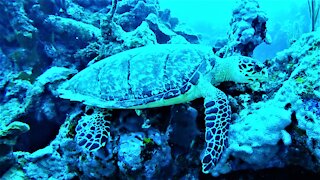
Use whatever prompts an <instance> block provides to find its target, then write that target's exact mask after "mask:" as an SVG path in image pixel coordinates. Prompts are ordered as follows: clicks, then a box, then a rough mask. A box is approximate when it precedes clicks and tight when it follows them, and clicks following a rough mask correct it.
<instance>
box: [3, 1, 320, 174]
mask: <svg viewBox="0 0 320 180" xmlns="http://www.w3.org/2000/svg"><path fill="white" fill-rule="evenodd" d="M0 6H1V7H3V8H1V9H0V12H1V14H2V15H1V17H0V30H1V32H2V36H1V37H0V44H1V46H0V64H1V66H0V76H1V78H0V92H1V96H0V178H1V179H14V178H15V179H18V178H20V179H108V178H114V177H119V178H123V179H127V178H132V179H141V178H142V179H144V178H145V179H159V178H160V177H161V178H165V179H179V178H181V179H199V178H202V177H203V176H204V175H203V174H202V173H201V161H200V157H201V155H203V149H204V147H203V144H204V142H205V134H204V132H205V127H204V123H203V122H204V118H205V117H204V115H203V112H204V108H203V100H197V101H193V102H190V103H185V104H180V105H173V106H169V107H161V108H152V109H144V110H140V111H134V110H113V111H110V112H108V113H103V111H104V110H99V109H98V108H97V109H94V110H95V111H97V112H95V113H93V112H90V111H89V109H90V107H84V106H83V105H82V104H81V103H77V102H69V101H67V100H63V99H60V98H59V97H58V95H59V94H58V92H57V89H58V87H59V86H60V85H61V84H62V83H63V82H64V81H65V80H67V79H69V78H71V76H73V75H74V74H76V73H77V72H78V71H80V70H82V69H84V68H86V67H87V66H90V65H91V64H92V63H94V62H97V61H99V60H101V59H103V58H105V57H109V56H112V55H114V54H116V53H119V52H122V51H124V50H128V49H132V48H136V47H141V46H145V45H149V44H178V43H179V44H188V43H195V44H196V43H199V37H198V35H197V34H194V33H192V32H190V31H189V30H188V28H187V27H185V25H184V24H181V23H180V22H179V20H178V19H177V18H175V17H172V16H171V14H170V11H169V10H167V9H166V10H160V7H159V2H158V1H157V0H121V1H120V0H119V1H117V0H112V1H111V0H107V1H103V0H91V1H89V0H76V1H71V0H48V1H44V0H31V1H24V0H20V1H6V0H0ZM267 20H268V18H267V16H266V14H265V13H264V12H263V9H261V8H260V7H259V4H258V2H257V1H256V0H245V1H239V4H238V5H237V6H236V8H235V9H234V11H233V14H232V19H231V22H230V29H229V31H228V39H226V40H221V41H219V42H217V43H216V45H215V47H214V48H213V52H214V53H215V54H216V55H217V56H220V57H228V56H232V55H235V54H241V55H244V56H249V57H250V56H251V55H252V53H253V50H254V49H255V47H257V46H258V45H259V44H261V43H263V42H265V43H270V42H271V40H270V37H269V36H268V33H267V28H266V27H267V26H266V23H267ZM319 59H320V31H314V32H312V33H308V34H304V35H303V36H302V37H301V38H300V39H297V40H296V41H295V42H294V43H293V44H292V45H291V47H290V48H288V49H286V50H284V51H282V52H279V53H278V54H277V56H275V57H274V58H272V59H268V60H266V62H265V64H266V65H267V66H268V70H269V80H268V82H264V83H261V84H260V83H249V84H246V85H244V84H241V85H239V84H238V85H235V84H231V83H222V84H220V85H219V89H221V90H222V91H224V92H226V94H228V99H229V101H230V103H231V108H232V109H231V110H232V113H233V114H232V124H231V125H230V130H229V139H228V142H229V147H228V148H227V150H226V151H225V152H224V153H223V155H222V158H221V161H220V162H219V163H218V165H217V166H216V167H215V168H214V169H213V171H212V172H211V173H210V175H208V177H209V176H210V177H212V176H220V177H222V178H226V177H229V176H228V175H232V174H233V173H235V174H236V175H235V176H236V178H239V177H247V176H245V174H248V173H246V172H248V171H249V172H250V175H249V176H250V178H252V176H253V175H252V174H253V173H252V172H253V171H254V172H260V171H262V172H264V173H265V172H266V171H265V169H270V168H282V169H281V171H282V170H283V171H285V169H286V168H287V169H289V168H288V167H289V166H296V167H300V169H299V170H301V169H305V170H308V171H310V172H312V173H313V174H315V175H319V173H320V128H319V127H320V110H319V109H320V81H319V77H320V66H319V65H320V61H319ZM248 87H251V89H253V90H250V88H248ZM96 113H97V114H99V118H101V120H102V119H107V120H110V123H109V124H110V130H109V131H110V134H109V135H108V139H107V140H104V141H103V143H101V144H100V145H101V147H102V148H101V149H99V150H98V151H94V152H88V151H85V150H84V148H83V147H82V146H79V144H78V143H77V141H79V142H80V141H81V140H83V139H79V138H78V137H77V135H76V133H77V131H78V132H80V131H81V130H80V129H76V127H77V125H78V124H81V123H83V122H84V121H83V119H85V118H87V119H90V118H93V117H94V115H96ZM109 114H112V119H110V116H109ZM94 130H95V129H94ZM94 130H93V131H94ZM267 173H268V174H272V173H273V172H267Z"/></svg>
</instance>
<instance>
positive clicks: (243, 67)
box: [231, 56, 268, 83]
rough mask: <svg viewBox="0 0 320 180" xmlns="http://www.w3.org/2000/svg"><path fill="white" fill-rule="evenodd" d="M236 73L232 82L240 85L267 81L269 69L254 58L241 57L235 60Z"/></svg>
mask: <svg viewBox="0 0 320 180" xmlns="http://www.w3.org/2000/svg"><path fill="white" fill-rule="evenodd" d="M235 63H236V65H235V66H234V68H235V71H234V74H233V77H232V78H231V80H233V81H235V82H240V83H250V82H255V81H258V82H263V81H267V79H268V73H267V68H266V67H265V66H264V65H263V64H262V63H260V62H258V61H256V60H255V59H253V58H249V57H244V56H239V57H237V58H236V60H235Z"/></svg>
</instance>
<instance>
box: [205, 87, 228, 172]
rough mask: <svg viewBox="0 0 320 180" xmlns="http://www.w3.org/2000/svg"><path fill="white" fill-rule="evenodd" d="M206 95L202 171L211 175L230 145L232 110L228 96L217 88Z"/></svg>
mask: <svg viewBox="0 0 320 180" xmlns="http://www.w3.org/2000/svg"><path fill="white" fill-rule="evenodd" d="M206 92H207V93H206V94H204V97H205V100H204V106H205V108H206V110H205V114H206V118H205V120H206V122H205V123H206V134H205V139H206V149H205V152H204V156H203V158H202V171H203V173H209V172H210V170H211V169H212V168H213V167H214V166H215V165H216V164H217V162H218V161H219V160H220V158H221V155H222V152H223V151H224V150H225V148H226V147H227V144H228V142H227V141H228V130H229V123H230V119H231V110H230V106H229V102H228V99H227V97H226V95H225V94H224V93H223V92H222V91H220V90H219V89H217V88H215V87H213V86H212V87H211V88H209V89H208V90H207V91H206Z"/></svg>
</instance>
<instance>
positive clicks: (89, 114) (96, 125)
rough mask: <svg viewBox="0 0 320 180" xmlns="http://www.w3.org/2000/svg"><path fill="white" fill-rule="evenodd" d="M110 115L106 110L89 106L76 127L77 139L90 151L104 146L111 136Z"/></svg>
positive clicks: (80, 144) (79, 143)
mask: <svg viewBox="0 0 320 180" xmlns="http://www.w3.org/2000/svg"><path fill="white" fill-rule="evenodd" d="M107 117H110V115H109V114H107V113H106V111H104V110H100V109H98V108H88V109H87V111H86V114H85V115H84V116H82V117H81V119H80V120H79V121H78V125H77V127H76V137H75V139H76V141H77V143H78V145H79V146H81V147H82V148H83V149H85V150H88V151H95V150H98V149H100V148H101V147H102V146H104V145H105V144H106V142H107V140H108V137H109V136H110V121H108V120H107Z"/></svg>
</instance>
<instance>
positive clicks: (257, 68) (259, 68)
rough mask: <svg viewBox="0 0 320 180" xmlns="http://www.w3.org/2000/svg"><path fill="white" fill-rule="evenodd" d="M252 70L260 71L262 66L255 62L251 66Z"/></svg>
mask: <svg viewBox="0 0 320 180" xmlns="http://www.w3.org/2000/svg"><path fill="white" fill-rule="evenodd" d="M253 69H254V71H256V72H260V71H261V70H262V67H260V66H259V65H257V64H255V65H254V67H253Z"/></svg>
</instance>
